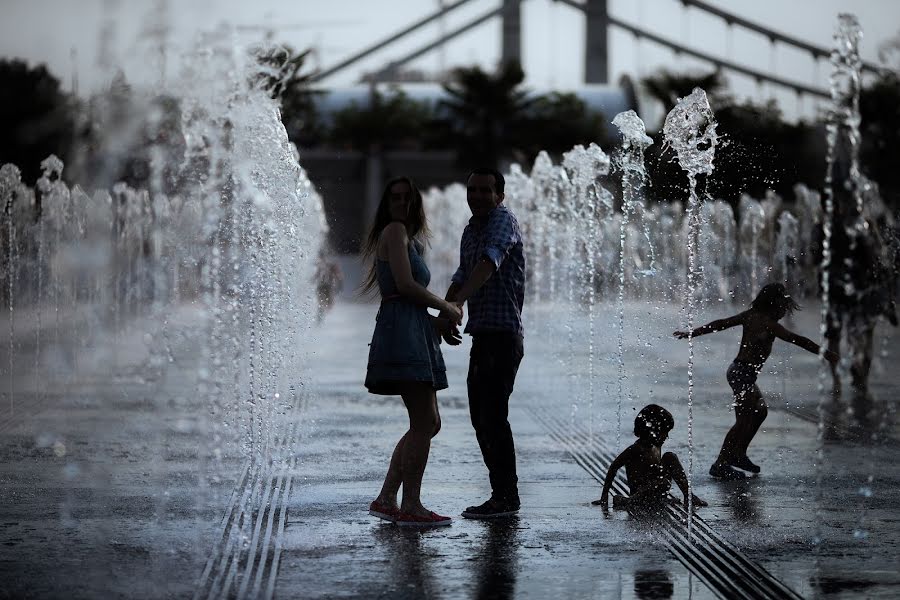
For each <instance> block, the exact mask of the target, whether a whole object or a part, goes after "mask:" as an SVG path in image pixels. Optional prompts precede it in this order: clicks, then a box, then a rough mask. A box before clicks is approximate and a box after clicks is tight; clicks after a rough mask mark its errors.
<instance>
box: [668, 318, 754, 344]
mask: <svg viewBox="0 0 900 600" xmlns="http://www.w3.org/2000/svg"><path fill="white" fill-rule="evenodd" d="M745 312H746V311H744V312H742V313H738V314H736V315H733V316H730V317H727V318H725V319H716V320H715V321H710V322H709V323H707V324H706V325H701V326H700V327H697V328H696V329H694V331H693V332H688V331H676V332H674V333H673V334H672V335H674V336H675V337H677V338H678V339H679V340H683V339H685V338H687V337H698V336H701V335H706V334H707V333H715V332H716V331H723V330H725V329H730V328H731V327H734V326H735V325H741V324H743V322H744V313H745Z"/></svg>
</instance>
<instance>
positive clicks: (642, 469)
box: [592, 404, 707, 513]
mask: <svg viewBox="0 0 900 600" xmlns="http://www.w3.org/2000/svg"><path fill="white" fill-rule="evenodd" d="M674 427H675V419H674V418H673V417H672V413H670V412H669V411H667V410H666V409H665V408H663V407H662V406H659V405H658V404H648V405H647V406H645V407H644V408H642V409H641V412H639V413H638V415H637V417H635V419H634V435H636V436H637V438H638V439H637V441H636V442H634V443H633V444H632V445H630V446H628V448H626V449H625V450H623V451H622V453H621V454H619V455H618V456H617V457H616V458H615V460H613V461H612V464H611V465H609V470H608V471H607V472H606V479H605V480H604V481H603V492H602V493H601V494H600V499H599V500H594V501H593V502H592V504H594V505H597V504H599V505H600V506H601V507H603V510H607V509H608V508H609V490H610V488H611V487H612V484H613V481H614V480H615V478H616V473H617V472H618V471H619V469H621V468H622V467H625V477H626V479H627V480H628V491H629V494H630V495H629V496H628V497H625V496H613V508H615V509H621V510H636V511H638V512H639V513H654V512H658V511H659V510H660V509H662V507H664V506H665V503H666V500H667V498H668V494H669V489H670V488H671V487H672V481H674V482H675V483H676V484H677V485H678V488H679V489H680V490H681V493H682V494H683V495H684V507H685V509H687V506H688V480H687V476H686V475H685V473H684V468H683V467H682V466H681V462H680V461H679V460H678V457H677V456H676V455H675V454H674V453H672V452H666V453H665V454H662V445H663V443H665V441H666V438H668V437H669V432H670V431H672V429H673V428H674ZM692 500H693V505H694V506H695V507H698V506H707V504H706V502H704V501H703V500H701V499H700V498H698V497H697V496H695V495H694V496H692Z"/></svg>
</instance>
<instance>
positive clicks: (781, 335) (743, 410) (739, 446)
mask: <svg viewBox="0 0 900 600" xmlns="http://www.w3.org/2000/svg"><path fill="white" fill-rule="evenodd" d="M799 308H800V307H799V306H798V305H797V303H796V302H794V300H793V298H791V297H790V296H788V294H787V291H786V290H785V288H784V285H782V284H780V283H770V284H768V285H766V286H765V287H763V289H762V290H760V292H759V294H758V295H757V296H756V298H755V299H754V300H753V302H751V303H750V308H749V309H747V310H745V311H743V312H740V313H738V314H736V315H733V316H731V317H728V318H725V319H717V320H715V321H712V322H710V323H707V324H706V325H703V326H701V327H698V328H696V329H694V330H693V332H688V331H676V332H674V335H675V337H677V338H678V339H686V338H688V337H691V336H693V337H699V336H701V335H706V334H707V333H713V332H715V331H722V330H725V329H729V328H730V327H735V326H736V325H741V326H742V327H743V333H742V335H741V345H740V349H739V350H738V355H737V356H736V357H735V359H734V360H733V361H732V362H731V365H730V366H729V367H728V371H727V373H726V375H725V377H726V378H727V380H728V385H730V386H731V390H732V391H733V392H734V412H735V422H734V425H732V426H731V429H730V430H729V431H728V433H727V434H726V435H725V440H724V441H723V442H722V449H721V451H719V457H718V458H717V459H716V462H715V463H713V465H712V466H711V467H710V469H709V474H710V475H712V476H713V477H715V478H717V479H741V478H743V477H745V475H744V474H743V473H742V472H740V471H737V470H735V469H734V468H733V467H737V468H738V469H743V470H744V471H749V472H751V473H759V471H760V468H759V467H758V466H757V465H755V464H754V463H753V462H752V461H751V460H750V459H749V458H748V457H747V447H748V446H749V445H750V442H751V441H752V440H753V437H754V436H755V435H756V432H757V431H759V428H760V426H761V425H762V423H763V421H765V419H766V416H767V415H768V414H769V408H768V406H767V405H766V401H765V399H764V398H763V396H762V393H761V392H760V391H759V387H757V385H756V378H757V376H758V375H759V372H760V370H761V369H762V366H763V364H764V363H765V362H766V359H768V358H769V355H770V354H771V353H772V343H773V342H774V341H775V339H776V338H778V339H782V340H784V341H786V342H790V343H791V344H794V345H796V346H799V347H801V348H803V349H804V350H808V351H809V352H812V353H813V354H818V353H819V351H820V348H819V345H818V344H816V343H815V342H813V341H812V340H810V339H809V338H806V337H803V336H802V335H799V334H797V333H794V332H793V331H790V330H788V329H787V328H785V327H784V326H783V325H781V324H780V323H779V322H778V321H779V320H781V319H782V318H783V317H784V316H785V315H786V314H788V313H792V312H793V311H795V310H797V309H799ZM825 358H826V359H827V360H828V361H829V362H830V363H831V364H835V363H836V362H837V360H838V356H837V354H835V353H834V352H832V351H830V350H826V351H825Z"/></svg>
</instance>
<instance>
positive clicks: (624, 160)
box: [612, 110, 653, 448]
mask: <svg viewBox="0 0 900 600" xmlns="http://www.w3.org/2000/svg"><path fill="white" fill-rule="evenodd" d="M612 123H613V125H615V126H616V127H618V128H619V131H620V132H621V133H622V147H621V150H620V151H619V153H618V155H617V161H616V162H617V166H618V167H619V168H620V169H621V170H622V211H621V218H620V226H619V293H618V309H619V335H618V340H617V349H618V358H619V374H618V378H617V379H618V395H617V400H616V448H618V447H619V446H620V445H621V439H620V437H621V432H622V404H623V402H624V401H625V394H626V392H625V389H624V386H625V380H626V377H627V376H626V373H625V238H626V232H627V230H628V218H629V216H630V215H632V214H634V212H635V211H636V205H637V204H639V203H640V201H639V200H638V198H637V196H638V194H639V193H640V188H641V185H642V184H643V182H644V180H645V179H646V177H647V171H646V169H645V167H644V151H645V150H646V149H647V148H648V147H649V146H650V145H651V144H652V143H653V139H652V138H650V137H649V136H648V135H647V134H646V130H645V127H644V122H643V121H642V120H641V118H640V117H638V116H637V114H636V113H635V112H634V111H633V110H628V111H625V112H621V113H619V114H617V115H616V116H615V118H614V119H613V121H612ZM647 242H648V244H649V245H650V248H651V253H652V244H650V239H649V237H648V239H647ZM651 256H652V254H651ZM650 270H651V271H652V270H653V261H652V259H651V262H650ZM629 400H630V399H629Z"/></svg>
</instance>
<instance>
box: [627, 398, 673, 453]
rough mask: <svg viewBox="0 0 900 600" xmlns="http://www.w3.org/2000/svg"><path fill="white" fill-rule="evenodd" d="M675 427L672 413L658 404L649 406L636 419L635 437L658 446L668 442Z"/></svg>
mask: <svg viewBox="0 0 900 600" xmlns="http://www.w3.org/2000/svg"><path fill="white" fill-rule="evenodd" d="M673 427H675V419H673V418H672V413H670V412H669V411H667V410H666V409H664V408H663V407H662V406H659V405H658V404H648V405H647V406H645V407H644V408H642V409H641V412H639V413H638V415H637V416H636V417H635V418H634V435H636V436H638V438H640V439H642V440H647V441H650V442H655V443H658V444H662V443H663V442H664V441H665V440H666V438H667V437H668V436H669V432H670V431H672V428H673Z"/></svg>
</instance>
